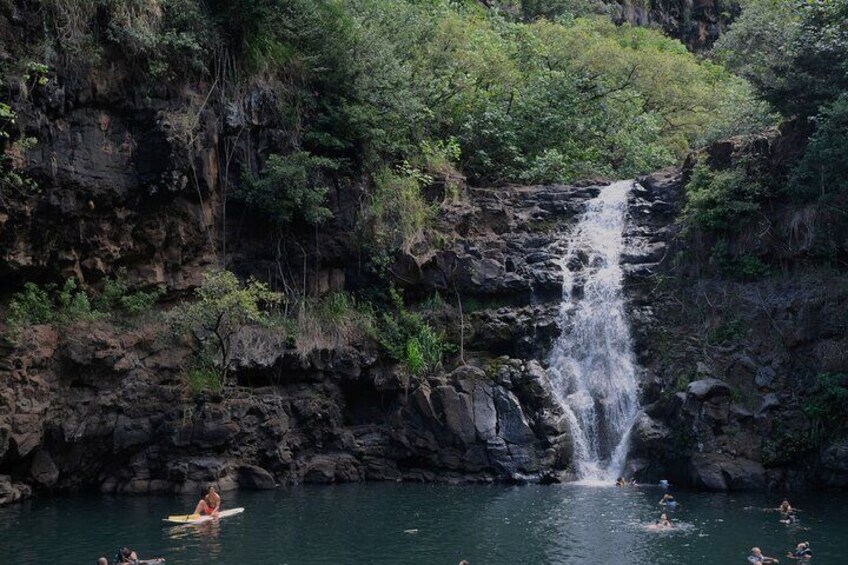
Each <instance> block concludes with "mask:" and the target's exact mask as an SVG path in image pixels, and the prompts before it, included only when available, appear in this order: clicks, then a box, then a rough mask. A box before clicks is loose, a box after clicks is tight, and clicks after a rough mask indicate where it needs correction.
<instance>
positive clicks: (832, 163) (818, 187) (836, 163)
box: [789, 94, 848, 200]
mask: <svg viewBox="0 0 848 565" xmlns="http://www.w3.org/2000/svg"><path fill="white" fill-rule="evenodd" d="M815 121H816V130H815V132H814V133H813V135H812V137H810V141H809V144H808V145H807V149H806V150H805V152H804V155H803V157H802V158H801V160H800V162H799V163H798V165H797V166H796V167H795V168H794V170H793V171H792V174H791V176H790V179H789V192H790V194H792V195H793V196H795V197H796V198H798V199H800V200H811V199H814V198H828V197H832V196H834V195H836V194H848V159H846V155H848V94H843V95H842V96H841V97H839V98H838V99H837V100H836V102H834V103H833V104H832V105H829V106H825V107H823V108H822V110H821V112H820V114H819V115H818V116H817V117H816V120H815Z"/></svg>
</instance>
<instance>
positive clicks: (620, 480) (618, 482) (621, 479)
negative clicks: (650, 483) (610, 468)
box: [615, 477, 627, 487]
mask: <svg viewBox="0 0 848 565" xmlns="http://www.w3.org/2000/svg"><path fill="white" fill-rule="evenodd" d="M615 486H617V487H624V486H627V483H626V482H625V481H624V477H619V478H617V479H616V480H615Z"/></svg>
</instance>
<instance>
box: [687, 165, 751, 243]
mask: <svg viewBox="0 0 848 565" xmlns="http://www.w3.org/2000/svg"><path fill="white" fill-rule="evenodd" d="M763 196H764V189H763V187H762V186H761V185H760V184H759V183H758V182H757V181H756V180H754V179H752V178H750V177H749V176H748V174H747V173H746V172H745V170H744V168H741V167H736V168H731V169H726V170H720V171H717V170H713V169H711V168H710V167H709V166H707V165H705V164H703V163H698V164H696V165H695V167H694V168H693V170H692V177H691V178H690V179H689V182H688V183H687V184H686V208H685V211H686V214H687V217H688V218H689V219H690V220H691V221H692V222H694V223H695V224H696V225H698V226H700V227H702V228H705V229H710V230H724V229H727V228H729V227H731V225H732V223H733V222H734V221H736V220H738V219H739V218H741V217H744V216H745V215H747V214H750V213H751V212H755V211H756V210H758V209H759V207H760V201H761V199H762V198H763Z"/></svg>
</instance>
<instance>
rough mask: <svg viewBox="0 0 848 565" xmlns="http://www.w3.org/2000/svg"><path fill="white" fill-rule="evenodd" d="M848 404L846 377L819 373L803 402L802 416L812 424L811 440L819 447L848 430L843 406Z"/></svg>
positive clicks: (847, 376) (838, 374)
mask: <svg viewBox="0 0 848 565" xmlns="http://www.w3.org/2000/svg"><path fill="white" fill-rule="evenodd" d="M846 403H848V375H845V374H843V373H821V374H819V375H817V376H816V383H815V385H814V386H813V388H812V390H811V391H810V394H809V396H808V397H807V398H806V399H805V400H804V414H806V415H807V417H808V418H809V419H810V423H811V424H812V433H811V438H812V440H813V442H814V444H815V445H818V446H821V445H822V444H823V443H825V442H826V441H828V440H830V439H834V438H838V437H842V435H844V433H845V432H846V430H848V423H846V421H845V405H846Z"/></svg>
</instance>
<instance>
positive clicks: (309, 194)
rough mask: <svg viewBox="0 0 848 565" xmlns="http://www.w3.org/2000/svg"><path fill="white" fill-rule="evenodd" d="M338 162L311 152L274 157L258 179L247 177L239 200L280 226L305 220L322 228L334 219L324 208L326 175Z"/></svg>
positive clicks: (237, 196)
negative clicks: (327, 221)
mask: <svg viewBox="0 0 848 565" xmlns="http://www.w3.org/2000/svg"><path fill="white" fill-rule="evenodd" d="M337 167H338V165H337V164H336V162H335V161H333V160H331V159H327V158H324V157H316V156H315V155H312V154H310V153H309V152H307V151H296V152H294V153H291V154H289V155H285V156H282V155H271V156H270V157H269V158H268V162H267V163H266V164H265V169H264V170H263V171H262V172H261V173H260V174H259V176H258V177H254V176H250V175H246V176H245V177H244V178H243V179H242V187H241V189H240V190H239V191H238V192H237V193H236V195H235V198H236V199H238V200H242V201H244V202H245V204H247V206H248V207H250V208H251V209H253V210H255V211H256V212H258V213H259V214H262V215H264V216H266V217H267V218H268V219H269V220H271V221H272V222H274V223H276V224H277V225H279V226H286V225H288V224H290V223H292V222H293V221H296V220H301V221H303V222H306V223H307V224H313V225H318V224H322V223H324V221H326V220H327V219H329V218H331V217H332V216H333V214H332V212H330V210H329V209H328V208H327V207H326V206H324V203H325V200H326V196H327V192H328V191H329V187H328V186H327V181H326V179H325V177H324V173H325V172H327V171H332V170H334V169H336V168H337Z"/></svg>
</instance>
